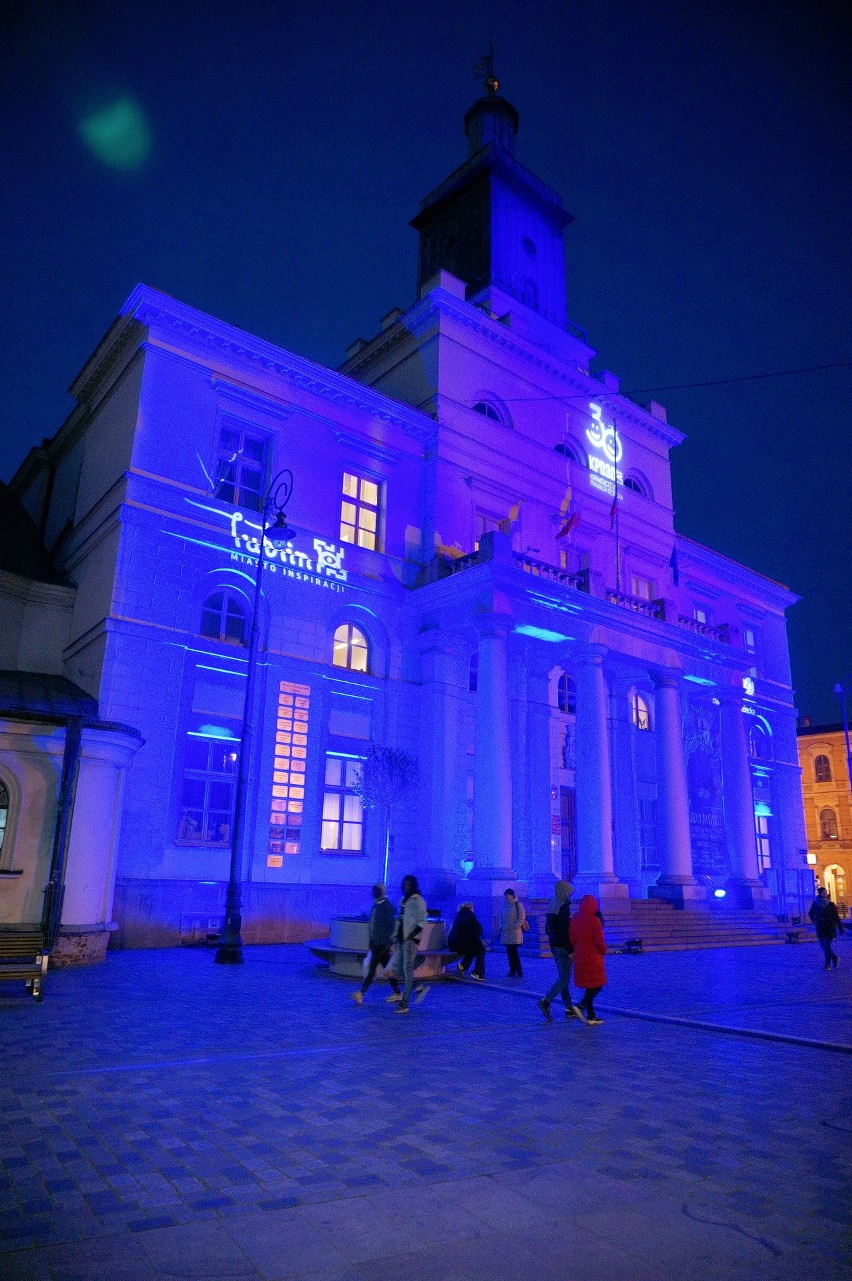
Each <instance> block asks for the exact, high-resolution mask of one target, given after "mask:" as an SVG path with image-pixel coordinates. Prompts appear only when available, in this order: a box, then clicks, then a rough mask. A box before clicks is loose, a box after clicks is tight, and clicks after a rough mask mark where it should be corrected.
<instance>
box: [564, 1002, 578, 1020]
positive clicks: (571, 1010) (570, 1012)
mask: <svg viewBox="0 0 852 1281" xmlns="http://www.w3.org/2000/svg"><path fill="white" fill-rule="evenodd" d="M565 1017H566V1019H575V1018H576V1017H577V1015H576V1014H575V1013H574V1007H573V1005H569V1006H567V1007H566V1010H565Z"/></svg>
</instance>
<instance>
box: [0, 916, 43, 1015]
mask: <svg viewBox="0 0 852 1281" xmlns="http://www.w3.org/2000/svg"><path fill="white" fill-rule="evenodd" d="M46 973H47V951H46V950H45V946H44V935H43V934H42V932H41V930H5V931H0V979H9V980H12V979H17V980H20V981H23V982H24V983H26V985H27V987H28V988H29V989H30V991H31V992H32V995H33V998H34V1000H36V1001H41V1000H43V999H44V976H45V974H46Z"/></svg>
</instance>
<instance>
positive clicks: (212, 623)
mask: <svg viewBox="0 0 852 1281" xmlns="http://www.w3.org/2000/svg"><path fill="white" fill-rule="evenodd" d="M247 633H248V617H247V615H246V609H245V606H244V605H243V603H242V601H241V600H240V599H239V598H238V597H237V596H234V595H232V593H231V592H214V593H213V595H212V596H208V597H207V600H206V601H205V602H204V604H203V605H202V607H201V635H202V636H209V637H210V638H211V639H212V640H218V641H225V642H227V644H229V645H245V643H246V636H247Z"/></svg>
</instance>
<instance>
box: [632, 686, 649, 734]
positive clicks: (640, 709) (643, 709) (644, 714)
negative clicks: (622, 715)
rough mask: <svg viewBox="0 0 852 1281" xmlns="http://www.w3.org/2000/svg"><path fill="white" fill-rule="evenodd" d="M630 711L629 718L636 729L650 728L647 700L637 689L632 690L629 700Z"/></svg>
mask: <svg viewBox="0 0 852 1281" xmlns="http://www.w3.org/2000/svg"><path fill="white" fill-rule="evenodd" d="M630 712H631V720H632V721H633V724H634V725H635V726H636V728H637V729H650V728H651V712H650V709H649V707H648V701H647V699H646V698H644V697H643V695H642V694H640V693H639V691H638V690H634V691H633V696H632V698H631V700H630Z"/></svg>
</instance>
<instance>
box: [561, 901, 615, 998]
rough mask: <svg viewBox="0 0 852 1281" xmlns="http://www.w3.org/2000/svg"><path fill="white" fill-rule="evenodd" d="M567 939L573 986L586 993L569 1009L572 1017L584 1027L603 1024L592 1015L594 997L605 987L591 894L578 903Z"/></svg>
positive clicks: (600, 934)
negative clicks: (571, 959)
mask: <svg viewBox="0 0 852 1281" xmlns="http://www.w3.org/2000/svg"><path fill="white" fill-rule="evenodd" d="M568 935H569V938H570V940H571V946H572V947H573V948H574V982H575V983H576V984H577V987H583V988H585V989H586V990H585V993H584V994H583V999H582V1001H581V1002H580V1004H579V1005H575V1006H574V1007H573V1009H574V1013H575V1014H576V1015H577V1016H578V1017H579V1018H581V1019H583V1020H584V1021H585V1022H586V1023H589V1024H597V1023H603V1019H600V1018H598V1016H597V1014H595V997H596V996H597V995H598V993H599V992H600V990H601V988H602V987H604V986H605V984H606V967H605V966H604V957H605V956H606V943H605V942H604V932H603V925H602V924H601V918H600V914H599V912H598V901H597V899H596V898H595V897H594V895H593V894H584V895H583V897H582V898H581V899H580V908H579V911H578V912H577V915H576V916H575V917H573V918H572V920H571V925H570V927H569V930H568Z"/></svg>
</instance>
